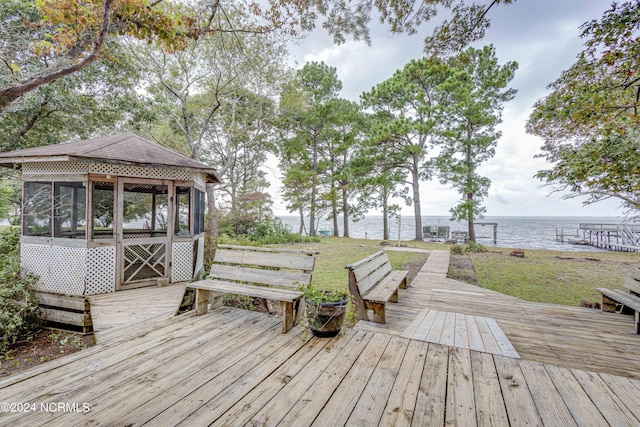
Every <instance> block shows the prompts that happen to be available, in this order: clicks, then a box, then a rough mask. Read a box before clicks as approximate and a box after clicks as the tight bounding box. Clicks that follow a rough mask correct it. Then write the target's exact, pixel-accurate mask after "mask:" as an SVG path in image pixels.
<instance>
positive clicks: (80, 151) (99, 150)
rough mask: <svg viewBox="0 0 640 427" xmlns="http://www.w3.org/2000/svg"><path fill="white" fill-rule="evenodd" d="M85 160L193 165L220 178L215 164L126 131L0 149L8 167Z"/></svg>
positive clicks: (212, 179) (212, 178)
mask: <svg viewBox="0 0 640 427" xmlns="http://www.w3.org/2000/svg"><path fill="white" fill-rule="evenodd" d="M87 160H91V161H103V162H104V161H106V162H109V163H120V164H127V165H131V164H135V165H139V166H158V165H161V166H166V167H174V168H184V169H192V170H195V171H199V172H203V173H206V174H207V175H208V180H209V181H210V182H220V179H219V178H218V176H217V174H216V170H215V168H212V167H211V166H209V165H206V164H204V163H202V162H199V161H197V160H194V159H192V158H190V157H188V156H185V155H184V154H181V153H178V152H177V151H175V150H172V149H170V148H166V147H163V146H161V145H159V144H156V143H155V142H152V141H149V140H148V139H145V138H142V137H140V136H138V135H135V134H133V133H128V132H127V133H121V134H118V135H111V136H103V137H98V138H91V139H85V140H82V141H74V142H67V143H64V144H56V145H47V146H44V147H35V148H27V149H25V150H17V151H9V152H6V153H0V166H5V167H9V168H14V167H20V166H21V165H22V164H23V163H25V162H36V161H87Z"/></svg>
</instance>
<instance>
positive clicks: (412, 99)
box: [361, 57, 447, 240]
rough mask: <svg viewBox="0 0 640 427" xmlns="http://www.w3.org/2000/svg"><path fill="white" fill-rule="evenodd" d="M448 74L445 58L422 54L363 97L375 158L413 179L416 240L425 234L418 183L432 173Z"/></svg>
mask: <svg viewBox="0 0 640 427" xmlns="http://www.w3.org/2000/svg"><path fill="white" fill-rule="evenodd" d="M445 78H446V65H445V63H444V62H443V61H442V60H440V59H438V58H434V57H432V58H421V59H417V60H412V61H410V62H409V63H408V64H406V65H405V66H404V67H403V69H402V70H398V71H396V72H395V73H394V75H393V76H392V77H391V78H390V79H388V80H385V81H384V82H382V83H380V84H378V85H377V86H376V87H374V88H373V89H372V90H371V91H370V92H367V93H364V94H362V95H361V98H362V101H363V104H364V106H365V107H367V108H371V109H372V110H373V111H374V113H375V115H374V117H373V120H372V124H371V130H370V132H369V138H370V140H371V141H370V144H371V146H372V147H371V149H372V150H373V151H375V152H376V153H377V156H376V158H377V161H379V162H380V163H381V165H382V168H383V169H384V170H386V171H392V170H396V169H400V170H402V173H404V174H407V175H409V177H410V178H409V181H410V182H411V185H412V196H413V197H412V200H413V207H414V218H415V239H416V240H422V237H423V236H422V213H421V205H420V204H421V201H420V181H421V180H427V179H431V176H432V173H433V163H432V162H431V161H430V160H429V152H430V150H431V149H432V148H433V144H434V141H435V136H436V135H437V127H438V125H439V124H440V123H441V122H442V120H443V119H444V117H443V111H444V109H443V106H444V105H445V104H446V103H447V94H446V93H445V92H443V91H442V90H440V86H441V85H442V83H443V82H444V81H445ZM394 179H395V178H394Z"/></svg>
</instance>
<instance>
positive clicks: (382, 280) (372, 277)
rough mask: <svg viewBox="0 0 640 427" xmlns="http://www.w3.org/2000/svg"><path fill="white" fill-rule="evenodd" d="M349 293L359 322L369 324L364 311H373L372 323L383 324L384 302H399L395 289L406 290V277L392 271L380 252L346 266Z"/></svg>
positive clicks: (402, 271) (385, 257) (402, 273)
mask: <svg viewBox="0 0 640 427" xmlns="http://www.w3.org/2000/svg"><path fill="white" fill-rule="evenodd" d="M346 268H347V270H349V291H350V292H351V294H352V295H353V297H354V300H355V304H356V308H357V310H358V319H360V320H369V314H368V312H367V310H373V319H372V320H373V321H374V322H377V323H385V315H384V307H385V304H386V303H387V302H398V288H402V289H405V288H406V287H407V273H408V271H404V270H392V269H391V263H390V262H389V257H387V254H386V253H384V252H383V251H380V252H376V253H375V254H373V255H371V256H369V257H367V258H365V259H362V260H360V261H358V262H356V263H353V264H349V265H347V267H346Z"/></svg>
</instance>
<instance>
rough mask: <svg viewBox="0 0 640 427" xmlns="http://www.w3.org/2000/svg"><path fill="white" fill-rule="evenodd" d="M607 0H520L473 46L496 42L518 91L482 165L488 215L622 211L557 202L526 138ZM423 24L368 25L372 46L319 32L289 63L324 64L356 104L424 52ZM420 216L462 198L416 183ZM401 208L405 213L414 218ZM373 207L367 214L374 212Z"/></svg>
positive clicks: (535, 145) (534, 143)
mask: <svg viewBox="0 0 640 427" xmlns="http://www.w3.org/2000/svg"><path fill="white" fill-rule="evenodd" d="M610 5H611V2H610V1H608V0H561V1H558V0H517V1H516V2H515V3H514V4H512V5H509V6H500V7H497V8H494V9H492V10H491V12H490V17H491V21H492V24H491V28H490V29H489V30H487V34H486V37H485V39H484V40H483V41H481V42H479V43H477V44H476V45H477V46H481V45H484V44H490V43H491V44H493V45H494V46H495V48H496V52H497V55H498V58H500V61H501V62H506V61H510V60H515V61H517V62H518V63H519V69H518V71H517V72H516V76H515V78H514V80H513V81H512V84H511V86H512V87H514V88H516V89H517V90H518V94H517V95H516V97H515V99H514V100H513V101H511V102H509V103H507V104H505V108H504V111H503V123H502V124H501V125H500V127H499V129H500V130H501V131H502V138H501V139H500V140H499V142H498V147H497V150H496V156H495V157H494V158H493V159H492V160H490V161H488V162H487V163H486V164H485V165H483V166H482V168H481V169H480V173H482V174H483V175H485V176H488V177H489V178H490V179H491V181H492V185H491V188H490V190H489V197H488V198H487V199H486V200H485V206H486V207H487V213H486V215H492V216H508V215H514V216H520V215H522V216H576V215H580V216H620V215H622V213H623V212H622V210H621V209H620V208H619V203H618V202H616V201H613V200H611V201H606V202H601V203H598V204H596V205H592V206H589V207H582V200H583V199H572V200H562V198H561V195H559V194H551V195H550V192H551V188H549V187H543V186H542V183H541V182H540V181H539V180H537V179H535V178H534V177H533V176H534V175H535V173H536V172H537V171H538V170H540V169H544V168H547V167H548V164H546V163H545V162H544V160H543V159H536V158H534V156H535V155H536V154H537V153H539V152H540V150H539V148H540V146H541V145H542V141H541V140H540V139H539V138H536V137H534V136H531V135H527V134H526V132H525V130H524V126H525V123H526V121H527V118H528V117H529V114H530V111H531V107H532V106H533V104H534V103H535V102H536V101H537V100H538V99H540V98H542V97H544V96H545V95H546V94H547V93H548V90H547V89H546V87H547V85H548V84H550V83H551V82H553V81H554V80H555V79H556V78H557V77H558V76H559V75H560V73H561V72H562V71H563V70H565V69H567V68H569V67H570V66H571V65H572V64H573V62H575V59H576V55H577V54H578V53H579V52H580V51H581V50H582V47H583V43H584V40H582V39H580V37H579V35H580V29H579V27H580V25H582V24H583V23H584V22H586V21H589V20H592V19H598V18H600V17H601V16H602V13H603V12H604V11H605V10H607V9H608V8H609V7H610ZM430 32H431V28H430V27H424V28H423V29H422V30H421V31H420V32H419V33H418V34H417V35H416V36H412V37H409V36H392V35H390V34H389V33H388V32H387V31H386V28H384V27H383V26H380V25H377V24H376V25H374V26H373V27H372V44H371V46H367V45H366V44H364V43H362V42H347V43H345V44H343V45H339V46H336V45H334V44H333V43H332V41H331V39H330V37H329V36H327V35H326V33H324V32H323V31H322V30H321V29H320V30H316V31H314V32H312V33H311V34H310V35H309V36H308V37H307V38H306V39H305V40H304V41H303V42H302V43H300V44H297V45H293V44H292V45H290V47H289V50H290V52H291V55H292V56H291V61H292V63H293V64H294V65H295V66H296V67H300V66H302V65H303V64H304V63H305V62H306V61H324V62H325V63H327V64H328V65H331V66H334V67H336V69H337V72H338V76H339V78H340V80H341V81H342V84H343V90H342V93H341V96H342V97H345V98H348V99H351V100H354V101H357V100H358V99H359V96H360V94H361V93H362V92H364V91H368V90H370V89H371V88H372V87H373V86H375V85H376V84H378V83H380V82H382V81H384V80H385V79H387V78H389V77H391V76H392V74H393V73H394V72H395V71H396V70H397V69H400V68H402V67H403V66H404V65H405V64H406V63H407V62H409V61H410V60H411V59H414V58H419V57H421V56H423V52H422V47H423V40H424V36H425V35H427V34H429V33H430ZM271 180H272V182H273V184H272V188H271V193H272V195H273V196H274V200H275V205H274V211H275V213H276V214H279V215H285V214H287V212H286V209H285V207H284V205H283V204H282V202H281V199H280V197H279V193H280V184H279V182H280V181H281V180H280V178H279V177H278V176H277V173H276V172H272V173H271ZM421 198H422V212H423V215H448V212H449V209H450V208H451V207H452V206H454V205H455V204H456V201H457V200H458V198H459V195H458V194H457V192H456V191H454V190H451V189H449V188H448V187H447V186H444V185H441V184H439V183H438V182H437V181H435V180H434V181H431V182H423V183H422V184H421ZM412 212H413V208H412V207H408V206H405V207H404V208H403V214H407V215H411V214H412ZM373 213H374V212H372V214H373Z"/></svg>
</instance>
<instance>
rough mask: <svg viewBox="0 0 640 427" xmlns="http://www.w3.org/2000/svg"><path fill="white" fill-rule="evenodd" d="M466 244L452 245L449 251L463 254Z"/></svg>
mask: <svg viewBox="0 0 640 427" xmlns="http://www.w3.org/2000/svg"><path fill="white" fill-rule="evenodd" d="M464 249H465V248H464V246H462V245H451V248H450V249H449V251H450V252H451V253H452V254H454V255H462V254H463V253H464Z"/></svg>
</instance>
